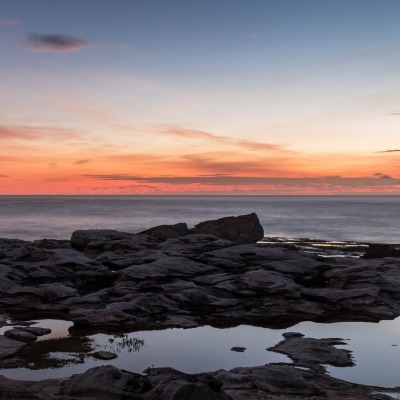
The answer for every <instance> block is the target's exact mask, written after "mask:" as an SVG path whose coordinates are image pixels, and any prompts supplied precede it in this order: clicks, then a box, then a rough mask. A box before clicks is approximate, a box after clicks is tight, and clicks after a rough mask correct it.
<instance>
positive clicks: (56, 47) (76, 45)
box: [27, 33, 91, 53]
mask: <svg viewBox="0 0 400 400" xmlns="http://www.w3.org/2000/svg"><path fill="white" fill-rule="evenodd" d="M27 43H28V48H29V50H31V51H44V52H46V51H47V52H51V53H66V52H71V51H79V50H82V49H86V48H88V47H91V43H90V42H88V41H86V40H83V39H79V38H74V37H71V36H64V35H41V34H36V33H30V34H28V37H27Z"/></svg>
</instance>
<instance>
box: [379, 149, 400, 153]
mask: <svg viewBox="0 0 400 400" xmlns="http://www.w3.org/2000/svg"><path fill="white" fill-rule="evenodd" d="M398 152H400V149H394V150H382V151H376V152H375V153H398Z"/></svg>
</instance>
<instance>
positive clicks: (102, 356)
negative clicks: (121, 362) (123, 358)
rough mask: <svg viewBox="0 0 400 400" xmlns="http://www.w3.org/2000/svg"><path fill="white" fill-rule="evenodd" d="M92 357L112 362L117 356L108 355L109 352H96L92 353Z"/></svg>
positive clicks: (113, 354)
mask: <svg viewBox="0 0 400 400" xmlns="http://www.w3.org/2000/svg"><path fill="white" fill-rule="evenodd" d="M93 357H94V358H97V359H99V360H113V359H114V358H117V357H118V356H117V355H116V354H115V353H110V352H109V351H96V352H95V353H93Z"/></svg>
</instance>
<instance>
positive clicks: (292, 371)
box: [0, 364, 396, 400]
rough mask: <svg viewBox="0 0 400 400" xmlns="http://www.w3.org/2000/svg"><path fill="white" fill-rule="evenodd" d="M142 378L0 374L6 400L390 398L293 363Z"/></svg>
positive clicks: (151, 372)
mask: <svg viewBox="0 0 400 400" xmlns="http://www.w3.org/2000/svg"><path fill="white" fill-rule="evenodd" d="M145 372H146V375H140V374H135V373H132V372H128V371H124V370H119V369H117V368H115V367H112V366H102V367H96V368H92V369H89V370H88V371H86V372H85V373H83V374H79V375H73V376H72V377H70V378H65V379H47V380H43V381H39V382H31V381H15V380H12V379H7V378H4V377H3V376H1V375H0V393H1V394H2V396H3V398H4V399H13V400H18V399H21V400H25V399H41V400H60V399H62V400H73V399H77V398H78V399H81V400H95V399H96V400H123V399H132V400H244V399H254V400H268V399H270V400H277V399H283V400H306V399H307V400H308V399H315V400H317V399H326V400H337V399H349V400H350V399H351V400H366V399H372V400H390V399H391V397H389V396H387V395H384V394H380V393H379V392H380V391H384V392H386V393H388V392H394V393H396V390H394V389H384V388H378V387H371V386H364V385H357V384H352V383H348V382H344V381H341V380H339V379H335V378H332V377H330V376H329V375H327V374H326V373H324V372H317V371H316V370H311V369H307V368H299V367H296V366H295V365H285V364H268V365H263V366H259V367H252V368H234V369H232V370H230V371H224V370H219V371H216V372H211V373H201V374H185V373H183V372H179V371H176V370H174V369H172V368H151V369H147V370H146V371H145Z"/></svg>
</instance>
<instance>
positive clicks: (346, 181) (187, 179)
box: [82, 174, 400, 188]
mask: <svg viewBox="0 0 400 400" xmlns="http://www.w3.org/2000/svg"><path fill="white" fill-rule="evenodd" d="M82 176H84V177H86V178H90V179H94V180H103V181H133V182H144V183H152V184H172V185H192V184H200V185H209V186H232V185H237V186H266V185H275V186H285V187H302V186H303V187H317V186H319V187H339V186H340V187H354V188H357V187H358V188H361V187H386V186H387V185H386V184H385V183H382V182H381V181H380V180H378V179H376V178H371V177H355V178H342V177H331V176H326V177H300V178H286V177H268V176H264V177H263V176H234V175H219V174H217V175H214V176H213V175H209V176H204V175H202V176H152V177H143V176H139V175H130V174H86V175H82ZM382 177H384V178H387V177H388V176H386V175H383V176H382ZM389 178H390V177H389ZM391 179H393V180H394V183H393V184H399V183H400V179H394V178H391Z"/></svg>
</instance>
